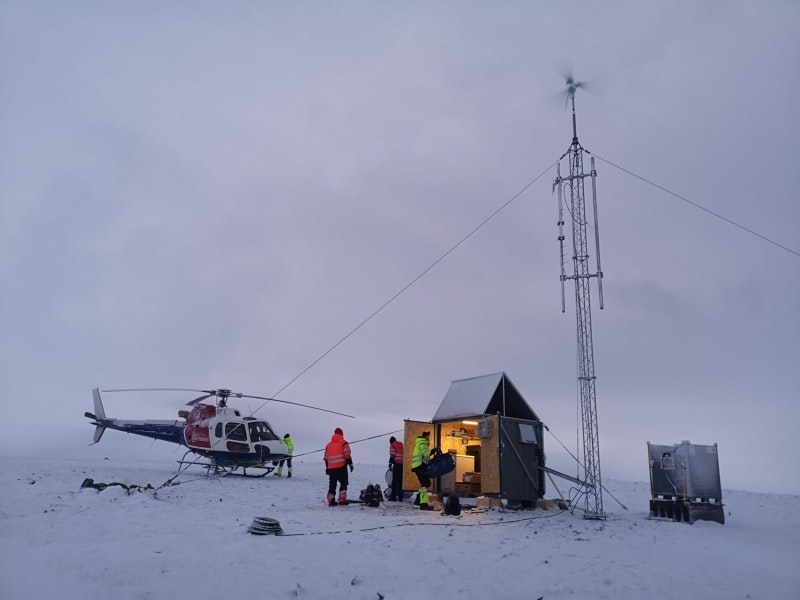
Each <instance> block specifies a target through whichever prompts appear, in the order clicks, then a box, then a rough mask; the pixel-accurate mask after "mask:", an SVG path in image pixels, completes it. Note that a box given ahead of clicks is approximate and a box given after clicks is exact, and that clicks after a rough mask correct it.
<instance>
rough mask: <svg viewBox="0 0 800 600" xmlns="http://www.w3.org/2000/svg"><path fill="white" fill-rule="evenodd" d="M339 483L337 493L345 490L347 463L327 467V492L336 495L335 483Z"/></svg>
mask: <svg viewBox="0 0 800 600" xmlns="http://www.w3.org/2000/svg"><path fill="white" fill-rule="evenodd" d="M337 483H338V484H339V493H341V492H345V491H347V465H345V466H343V467H339V468H338V469H328V493H329V494H333V495H334V496H335V495H336V484H337Z"/></svg>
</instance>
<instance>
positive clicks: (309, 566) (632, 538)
mask: <svg viewBox="0 0 800 600" xmlns="http://www.w3.org/2000/svg"><path fill="white" fill-rule="evenodd" d="M0 465H2V475H1V476H0V477H2V490H3V493H2V496H1V497H0V503H1V504H0V525H1V526H0V552H2V556H3V560H2V561H1V562H0V565H2V566H0V597H2V598H4V599H9V600H10V599H22V598H26V599H27V598H30V599H40V598H41V599H45V598H46V599H48V600H49V599H52V598H84V599H89V598H117V599H127V598H141V599H148V600H157V599H164V600H167V599H169V600H172V599H175V598H192V599H196V600H201V599H205V598H208V599H211V598H236V597H258V598H295V597H297V598H355V599H371V600H377V599H379V598H386V599H392V598H411V597H425V598H434V597H438V598H460V599H464V600H466V599H472V598H475V599H478V598H480V599H486V598H492V597H496V598H526V599H527V598H531V599H536V598H545V599H548V600H551V599H555V598H570V599H580V598H613V599H615V600H619V599H625V598H631V599H633V598H650V599H662V598H663V599H666V598H704V599H708V598H753V599H755V598H769V599H772V600H774V599H787V600H788V599H796V598H799V597H800V570H798V568H797V565H798V558H799V557H800V496H790V495H774V494H759V493H752V492H743V491H730V490H726V491H725V496H724V498H723V500H724V502H725V504H726V507H725V511H726V512H725V517H726V524H725V525H719V524H717V523H711V522H703V521H699V522H696V523H695V524H694V525H687V524H684V523H673V522H666V521H657V520H649V519H648V508H647V507H648V500H649V484H648V483H643V482H638V483H621V482H616V481H607V482H605V483H606V487H607V488H608V490H609V492H610V493H611V494H613V496H614V497H615V498H617V499H618V500H619V501H620V502H621V503H622V504H624V505H625V506H627V510H626V509H623V508H622V507H621V506H620V504H619V503H617V502H615V501H614V499H613V498H611V497H609V496H606V497H605V499H606V511H607V512H608V513H609V518H608V519H607V520H606V521H587V520H584V519H583V518H582V517H581V516H580V514H579V513H578V512H576V513H574V514H573V513H570V512H563V511H558V510H550V511H544V510H532V511H507V510H504V509H499V510H498V509H493V510H490V511H487V512H475V513H472V512H465V513H463V514H462V515H461V516H460V517H450V516H444V515H441V514H440V513H439V512H437V511H434V512H428V513H423V512H420V511H418V510H417V509H415V508H414V507H413V506H412V505H411V504H405V505H402V504H384V505H382V506H380V507H379V508H368V507H366V506H362V505H348V506H345V507H335V508H329V507H327V506H326V505H325V504H324V503H323V497H324V495H325V491H326V482H327V479H326V477H325V475H324V471H323V468H322V464H321V461H317V460H312V459H308V460H305V461H303V460H297V461H296V464H295V477H294V478H292V479H285V478H281V479H279V478H277V477H273V476H268V477H266V478H264V479H245V478H235V477H228V478H224V479H205V478H199V477H197V476H196V475H198V474H197V473H196V474H195V476H190V475H188V474H185V475H182V476H181V478H180V479H178V480H176V481H177V482H180V484H179V485H172V486H168V487H164V488H162V489H160V490H158V491H157V492H153V491H152V490H145V491H136V490H134V491H132V492H131V493H130V494H129V493H128V492H126V491H125V489H123V488H122V487H119V486H112V487H108V488H106V489H104V490H102V491H97V490H95V489H81V487H80V486H81V483H82V482H83V481H84V479H85V478H92V479H94V480H95V481H96V482H103V483H112V482H120V483H125V484H129V485H130V484H134V485H138V486H146V485H147V484H150V485H152V486H154V487H156V488H157V487H159V486H160V485H161V484H163V483H164V482H166V481H167V480H168V479H169V478H170V477H171V476H172V475H173V474H174V473H175V471H174V470H173V469H174V467H175V465H174V464H172V463H170V462H157V461H147V462H142V461H132V460H130V461H118V460H96V461H93V462H92V461H81V462H78V461H67V460H57V459H12V458H7V457H2V458H0ZM384 469H385V467H384V466H383V465H380V466H379V465H364V464H356V468H355V471H354V473H353V474H352V475H351V488H350V491H351V497H352V496H357V495H358V491H359V490H360V489H362V488H364V487H366V485H367V484H368V483H370V482H379V481H383V475H384ZM255 517H267V518H270V519H275V520H277V521H278V523H279V525H280V527H281V528H282V530H283V532H284V535H281V536H276V535H262V536H258V535H251V534H249V533H248V532H247V529H248V526H249V525H250V524H251V523H252V521H253V519H254V518H255Z"/></svg>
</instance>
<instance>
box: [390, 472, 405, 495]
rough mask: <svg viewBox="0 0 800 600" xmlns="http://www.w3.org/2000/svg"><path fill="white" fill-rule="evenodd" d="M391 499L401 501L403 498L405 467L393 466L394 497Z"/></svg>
mask: <svg viewBox="0 0 800 600" xmlns="http://www.w3.org/2000/svg"><path fill="white" fill-rule="evenodd" d="M390 497H391V498H394V499H395V500H401V499H402V498H403V465H402V463H401V464H399V465H398V464H397V463H394V464H392V495H391V496H390Z"/></svg>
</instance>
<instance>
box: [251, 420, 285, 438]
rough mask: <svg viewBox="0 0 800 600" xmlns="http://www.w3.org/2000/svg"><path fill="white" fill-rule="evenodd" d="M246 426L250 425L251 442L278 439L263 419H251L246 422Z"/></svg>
mask: <svg viewBox="0 0 800 600" xmlns="http://www.w3.org/2000/svg"><path fill="white" fill-rule="evenodd" d="M248 426H249V427H250V440H251V441H253V442H268V441H270V440H277V439H278V436H277V435H275V434H274V433H273V431H272V430H271V429H270V428H269V425H267V423H265V422H264V421H252V422H250V423H248Z"/></svg>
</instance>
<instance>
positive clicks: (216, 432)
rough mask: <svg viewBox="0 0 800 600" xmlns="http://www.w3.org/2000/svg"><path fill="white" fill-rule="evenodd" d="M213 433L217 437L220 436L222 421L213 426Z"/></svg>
mask: <svg viewBox="0 0 800 600" xmlns="http://www.w3.org/2000/svg"><path fill="white" fill-rule="evenodd" d="M214 435H215V436H216V437H218V438H221V437H222V423H217V426H216V427H214Z"/></svg>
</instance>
